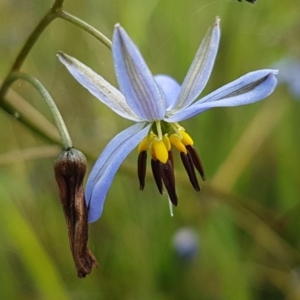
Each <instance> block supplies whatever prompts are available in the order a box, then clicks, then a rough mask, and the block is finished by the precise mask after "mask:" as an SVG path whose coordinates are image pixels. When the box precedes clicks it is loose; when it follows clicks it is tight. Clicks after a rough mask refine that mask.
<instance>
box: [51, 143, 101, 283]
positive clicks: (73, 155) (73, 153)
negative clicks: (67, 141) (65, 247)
mask: <svg viewBox="0 0 300 300" xmlns="http://www.w3.org/2000/svg"><path fill="white" fill-rule="evenodd" d="M54 171H55V179H56V181H57V184H58V188H59V193H60V199H61V202H62V206H63V211H64V215H65V219H66V223H67V228H68V235H69V242H70V248H71V251H72V255H73V259H74V262H75V266H76V269H77V274H78V277H80V278H84V277H85V276H86V275H88V274H90V273H91V271H92V267H93V266H95V267H98V263H97V260H96V258H95V257H94V255H93V253H92V252H91V251H90V250H89V249H88V246H87V243H88V221H87V207H86V202H85V196H84V189H83V179H84V175H85V172H86V158H85V156H84V155H83V153H81V152H80V151H79V150H76V149H74V148H70V149H68V150H64V151H62V152H61V154H60V155H59V156H58V158H57V159H56V161H55V165H54Z"/></svg>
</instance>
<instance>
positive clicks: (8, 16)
mask: <svg viewBox="0 0 300 300" xmlns="http://www.w3.org/2000/svg"><path fill="white" fill-rule="evenodd" d="M51 5H52V1H50V0H46V1H39V0H22V1H20V0H1V3H0V20H1V21H0V53H1V56H0V57H1V59H0V78H1V79H2V80H3V79H4V77H5V76H6V74H7V72H8V70H9V68H10V66H11V65H12V63H13V61H14V59H15V57H16V55H17V53H18V52H19V50H20V49H21V47H22V45H23V44H24V42H25V40H26V38H27V37H28V35H29V34H30V32H31V31H32V30H33V28H34V27H35V26H36V24H37V23H38V21H39V20H40V19H41V17H42V16H43V15H44V14H45V13H46V11H47V10H48V8H49V7H50V6H51ZM65 10H66V11H68V12H70V13H72V14H74V15H76V16H77V17H79V18H81V19H83V20H84V21H86V22H88V23H89V24H91V25H92V26H94V27H95V28H97V29H98V30H100V31H101V32H103V33H104V34H106V35H107V36H108V37H109V38H110V37H111V34H112V31H113V26H114V24H115V23H118V22H120V23H121V24H122V26H123V27H125V29H126V30H127V31H128V33H129V34H130V36H131V37H132V38H133V40H134V41H135V42H136V44H137V45H138V46H139V48H140V50H141V52H142V53H143V55H144V57H145V59H146V61H147V63H148V65H149V67H150V69H151V70H152V72H153V73H154V74H156V73H167V74H170V75H172V76H173V77H175V78H176V79H177V80H178V81H179V82H181V81H182V80H183V78H184V76H185V74H186V71H187V69H188V67H189V65H190V63H191V60H192V59H193V56H194V54H195V53H196V50H197V48H198V45H199V43H200V41H201V39H202V38H203V36H204V34H205V32H206V30H207V29H208V27H209V26H210V25H211V24H212V23H213V21H214V18H215V16H220V18H221V20H222V21H221V28H222V38H221V44H220V49H219V54H218V58H217V61H216V64H215V67H214V71H213V75H212V77H211V79H210V81H209V84H208V86H207V87H206V89H205V91H204V94H206V93H208V92H210V91H212V90H214V89H216V88H218V87H220V86H222V85H223V84H225V83H227V82H229V81H231V80H234V79H235V78H238V77H239V76H241V75H243V74H245V73H247V72H249V71H253V70H258V69H264V68H269V67H271V66H273V65H274V64H275V63H276V62H277V61H279V60H282V59H284V58H286V57H296V58H299V59H300V57H299V56H300V50H299V49H300V39H299V36H300V12H299V1H297V0H290V1H282V0H258V1H257V2H256V4H255V5H252V4H250V3H248V2H246V1H244V2H242V3H240V2H238V1H235V0H231V1H229V0H228V1H227V0H223V1H222V0H220V1H210V0H187V1H182V0H172V1H170V0H169V1H168V0H147V1H141V0H117V1H110V0H89V1H79V0H73V1H70V0H69V1H68V0H66V1H65ZM59 50H62V51H64V52H66V53H68V54H70V55H72V56H74V57H77V58H78V59H79V60H81V61H82V62H84V63H85V64H87V65H89V66H90V67H92V68H93V69H94V70H95V71H97V72H99V73H100V74H101V75H102V76H104V77H105V78H106V79H107V80H108V81H110V82H112V83H113V84H115V83H116V82H115V77H114V72H113V64H112V59H111V53H110V51H109V50H108V49H107V48H106V47H105V46H103V45H102V44H101V43H100V42H99V41H97V40H96V39H94V38H93V37H91V36H90V35H89V34H87V33H85V32H83V31H82V30H80V29H78V28H76V27H75V26H74V25H72V24H69V23H67V22H65V21H63V20H60V19H57V20H54V22H53V23H52V24H51V25H50V26H49V27H48V28H47V29H46V31H45V32H44V34H43V35H42V36H41V38H40V39H39V41H38V42H37V44H36V45H35V46H34V48H33V50H32V51H31V53H30V55H29V56H28V58H27V60H26V61H25V64H24V65H23V67H22V70H24V71H26V72H27V73H30V74H31V75H33V76H35V77H37V78H38V79H39V80H40V81H41V82H42V83H43V84H44V86H45V87H46V88H47V89H48V91H49V92H50V93H51V95H52V96H53V98H54V99H55V101H56V103H57V105H58V107H59V109H60V111H61V113H62V115H63V117H64V120H65V122H66V124H67V127H68V129H69V131H70V134H71V136H72V139H73V142H74V145H75V147H76V148H78V149H80V150H82V151H84V152H85V153H86V154H87V156H88V162H89V170H90V168H91V166H92V164H93V161H94V159H96V157H97V156H98V155H99V153H100V152H101V151H102V150H103V148H104V147H105V145H106V144H107V143H108V142H109V140H110V139H111V138H112V137H113V136H114V135H115V134H117V133H118V132H119V131H121V130H123V129H124V128H125V127H127V126H128V125H130V124H131V123H130V122H129V121H125V120H123V119H122V118H120V117H119V116H118V115H116V114H114V113H113V112H111V111H110V110H109V109H108V108H107V107H105V106H104V105H102V104H100V102H99V101H98V100H97V99H95V98H94V97H93V96H91V95H90V94H89V93H88V92H87V91H86V90H84V89H83V88H82V87H81V86H80V85H79V84H77V83H76V82H75V80H74V79H73V78H72V77H71V76H70V75H69V74H68V73H67V71H66V70H65V68H64V67H63V66H62V65H61V64H60V63H59V62H58V60H57V58H56V53H57V51H59ZM13 89H14V91H15V92H17V93H18V94H19V96H21V97H23V98H24V99H26V100H27V101H28V102H29V103H31V104H32V105H33V106H34V107H35V108H36V109H37V110H39V111H40V112H41V113H42V114H43V115H44V116H45V117H46V118H47V119H49V120H50V121H51V122H53V121H52V116H51V114H50V112H49V110H48V108H47V106H46V104H45V103H44V101H43V99H42V98H41V97H40V95H39V94H38V93H37V92H36V91H35V90H34V89H33V88H32V87H31V86H30V85H29V84H27V83H25V82H22V81H17V82H16V83H15V84H14V85H13ZM13 97H17V95H14V96H13ZM297 100H299V99H297V97H296V96H295V95H292V94H290V93H289V89H288V87H287V86H286V85H279V86H278V88H277V89H276V91H275V92H274V94H273V95H272V96H270V97H269V98H268V99H266V100H264V101H263V102H260V103H257V104H254V105H251V106H247V107H246V106H244V107H238V108H222V109H214V110H210V111H207V112H205V113H204V114H202V115H200V116H197V117H195V118H193V119H192V120H188V121H186V122H182V125H183V126H184V127H185V128H186V129H187V131H188V132H190V133H191V135H192V136H193V137H194V140H195V147H196V148H197V149H198V151H199V153H200V155H201V158H202V160H203V162H204V167H205V171H206V174H207V178H208V180H207V181H206V182H205V183H203V184H202V190H201V192H200V193H196V192H194V190H193V189H192V187H191V186H190V183H189V182H188V179H187V176H186V174H185V172H184V171H183V167H182V166H181V162H180V159H179V155H177V153H174V156H175V159H176V161H175V163H176V180H177V191H178V196H179V202H180V203H179V206H178V208H176V209H175V216H174V217H173V218H172V217H170V214H169V209H168V204H167V201H166V197H164V196H161V195H159V194H158V192H157V188H156V186H155V183H154V181H153V179H152V178H151V176H148V178H147V182H146V189H145V191H143V192H141V191H139V185H138V180H137V176H136V160H137V153H136V151H133V152H132V153H131V154H130V155H129V157H128V158H127V159H126V161H125V162H124V163H123V165H122V166H121V168H120V170H119V171H118V173H117V175H116V177H115V179H114V182H113V184H112V187H111V189H110V191H109V194H108V197H107V202H106V204H105V210H104V213H103V216H102V217H101V219H100V220H99V221H97V222H96V223H93V224H91V225H90V240H89V247H90V248H91V250H92V251H93V252H94V254H95V256H96V257H97V259H98V262H99V265H100V266H99V268H98V269H94V270H93V272H92V274H91V275H88V276H87V278H85V279H78V278H77V276H76V270H75V267H74V264H73V260H72V256H71V252H70V249H69V244H68V237H67V230H66V225H65V220H64V216H63V212H62V209H61V204H60V199H59V195H58V189H57V186H56V182H55V179H54V172H53V162H54V160H55V158H56V157H57V155H58V154H59V152H60V147H59V146H58V145H55V144H53V143H51V142H49V141H47V140H46V139H44V138H42V137H41V136H39V135H37V134H36V133H34V132H32V131H30V130H29V129H28V128H26V127H25V126H23V125H22V124H20V123H19V122H18V121H17V120H16V119H14V118H12V117H11V116H9V115H8V114H7V113H5V112H4V111H3V110H1V111H0V124H1V134H0V205H1V209H0V241H1V243H0V265H1V267H0V299H76V300H77V299H78V300H79V299H128V300H129V299H143V300H147V299H157V300H170V299H204V300H215V299H216V300H219V299H220V300H221V299H225V300H227V299H228V300H231V299H232V300H233V299H234V300H244V299H272V300H274V299H275V300H276V299H292V300H294V299H300V268H299V267H300V253H299V249H300V243H299V233H300V218H299V212H300V205H299V200H300V199H299V196H300V192H299V186H300V175H299V166H300V135H299V123H300V121H299V119H300V103H299V102H297ZM19 113H21V114H22V109H21V110H20V112H19ZM149 169H150V168H149ZM149 175H150V174H149ZM182 228H189V229H190V230H192V231H193V232H194V233H195V235H196V238H195V241H194V242H195V245H194V247H195V248H194V250H195V252H196V254H195V253H194V254H193V255H190V256H188V257H182V256H181V255H179V254H178V251H177V250H178V249H177V248H176V247H174V242H173V240H174V236H175V235H176V233H177V232H178V230H180V229H182Z"/></svg>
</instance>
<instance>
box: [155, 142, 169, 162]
mask: <svg viewBox="0 0 300 300" xmlns="http://www.w3.org/2000/svg"><path fill="white" fill-rule="evenodd" d="M151 147H152V150H153V151H154V154H155V156H156V158H157V159H158V160H159V161H160V162H162V163H164V164H165V163H166V162H167V161H168V157H169V155H168V150H167V148H166V145H165V143H164V142H163V141H162V140H159V139H156V138H155V139H154V140H153V142H152V146H151Z"/></svg>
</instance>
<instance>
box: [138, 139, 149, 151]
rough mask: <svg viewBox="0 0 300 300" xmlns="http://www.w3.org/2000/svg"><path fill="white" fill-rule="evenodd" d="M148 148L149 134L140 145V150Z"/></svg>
mask: <svg viewBox="0 0 300 300" xmlns="http://www.w3.org/2000/svg"><path fill="white" fill-rule="evenodd" d="M147 150H148V136H146V137H145V138H144V139H143V140H142V141H141V142H140V144H139V146H138V152H139V153H141V152H142V151H147Z"/></svg>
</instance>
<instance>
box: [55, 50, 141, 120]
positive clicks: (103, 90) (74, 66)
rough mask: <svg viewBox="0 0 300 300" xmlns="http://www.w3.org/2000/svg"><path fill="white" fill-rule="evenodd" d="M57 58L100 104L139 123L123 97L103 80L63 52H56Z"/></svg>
mask: <svg viewBox="0 0 300 300" xmlns="http://www.w3.org/2000/svg"><path fill="white" fill-rule="evenodd" d="M57 56H58V58H59V60H60V61H61V62H62V63H63V64H64V66H65V67H66V68H67V69H68V70H69V72H70V73H71V74H72V75H73V77H74V78H75V79H76V80H77V81H78V82H79V83H80V84H81V85H82V86H83V87H85V88H86V89H87V90H88V91H89V92H90V93H91V94H93V95H94V96H95V97H96V98H98V99H99V100H100V101H101V102H102V103H104V104H106V105H107V106H108V107H109V108H110V109H112V110H113V111H114V112H116V113H117V114H119V115H120V116H122V117H124V118H126V119H129V120H132V121H141V119H140V118H139V117H138V116H137V115H136V114H135V113H134V112H133V111H132V110H131V108H130V107H129V106H128V104H127V103H126V100H125V98H124V96H123V95H122V94H121V93H120V92H119V91H118V90H117V89H116V88H115V87H113V86H112V85H111V84H110V83H108V82H107V81H106V80H105V79H104V78H102V77H101V76H100V75H98V74H97V73H95V72H94V71H93V70H92V69H90V68H89V67H87V66H85V65H84V64H83V63H81V62H80V61H78V60H77V59H75V58H74V57H72V56H69V55H67V54H65V53H63V52H58V53H57Z"/></svg>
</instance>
